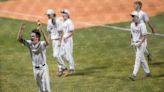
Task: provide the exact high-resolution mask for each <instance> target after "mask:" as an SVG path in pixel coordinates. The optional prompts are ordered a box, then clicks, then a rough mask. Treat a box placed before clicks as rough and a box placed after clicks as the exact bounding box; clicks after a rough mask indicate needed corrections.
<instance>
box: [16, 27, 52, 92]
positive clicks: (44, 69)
mask: <svg viewBox="0 0 164 92" xmlns="http://www.w3.org/2000/svg"><path fill="white" fill-rule="evenodd" d="M23 29H24V24H22V25H21V27H20V30H19V32H18V35H17V40H18V41H19V42H20V43H23V44H24V45H25V46H27V47H28V49H29V51H30V55H31V59H32V65H33V72H34V78H35V80H36V83H37V86H38V87H39V89H40V92H51V90H50V83H49V72H48V65H47V64H46V47H47V46H48V44H49V42H48V39H47V37H46V35H45V33H44V31H42V30H40V31H39V30H38V29H34V30H32V32H31V40H25V39H24V38H23V36H22V33H23ZM40 33H42V34H43V37H44V40H45V41H40V37H41V34H40Z"/></svg>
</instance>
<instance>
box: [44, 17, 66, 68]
mask: <svg viewBox="0 0 164 92" xmlns="http://www.w3.org/2000/svg"><path fill="white" fill-rule="evenodd" d="M61 26H62V21H61V20H60V19H54V21H52V19H49V20H48V24H47V30H48V32H49V33H50V35H51V40H52V47H53V57H54V58H55V60H56V61H57V63H58V68H59V71H62V69H65V68H66V65H65V64H64V61H63V60H62V57H61V50H62V47H58V44H59V31H62V29H61Z"/></svg>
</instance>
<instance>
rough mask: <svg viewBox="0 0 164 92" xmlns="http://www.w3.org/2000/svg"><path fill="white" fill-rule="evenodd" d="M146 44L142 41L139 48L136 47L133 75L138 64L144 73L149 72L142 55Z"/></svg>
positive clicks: (137, 68) (136, 70)
mask: <svg viewBox="0 0 164 92" xmlns="http://www.w3.org/2000/svg"><path fill="white" fill-rule="evenodd" d="M146 46H147V43H146V42H143V43H142V45H141V46H140V47H139V48H136V59H135V64H134V70H133V75H135V76H136V75H137V73H138V70H139V68H140V64H141V65H142V67H143V69H144V71H145V73H150V70H149V66H148V64H147V61H146V60H145V57H144V52H145V49H146Z"/></svg>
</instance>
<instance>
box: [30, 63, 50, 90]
mask: <svg viewBox="0 0 164 92" xmlns="http://www.w3.org/2000/svg"><path fill="white" fill-rule="evenodd" d="M33 72H34V78H35V80H36V83H37V86H38V87H39V90H40V92H51V89H50V79H49V72H48V65H45V66H42V67H40V68H35V67H34V68H33Z"/></svg>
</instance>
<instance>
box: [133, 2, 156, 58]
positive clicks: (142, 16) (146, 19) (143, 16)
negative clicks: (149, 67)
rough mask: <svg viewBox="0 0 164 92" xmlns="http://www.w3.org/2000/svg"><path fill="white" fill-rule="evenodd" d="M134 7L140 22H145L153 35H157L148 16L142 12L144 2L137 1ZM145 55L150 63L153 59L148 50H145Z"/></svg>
mask: <svg viewBox="0 0 164 92" xmlns="http://www.w3.org/2000/svg"><path fill="white" fill-rule="evenodd" d="M134 6H135V11H134V12H137V13H138V16H139V19H140V21H141V22H143V23H145V24H146V23H147V24H148V26H149V27H150V29H151V31H152V33H155V32H156V30H155V28H154V27H153V25H152V24H151V22H150V21H149V17H148V15H147V14H146V13H145V12H144V11H142V10H141V9H142V2H141V1H135V2H134ZM145 54H146V55H147V58H148V61H151V57H152V56H151V54H150V53H149V51H148V50H147V48H146V50H145Z"/></svg>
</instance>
